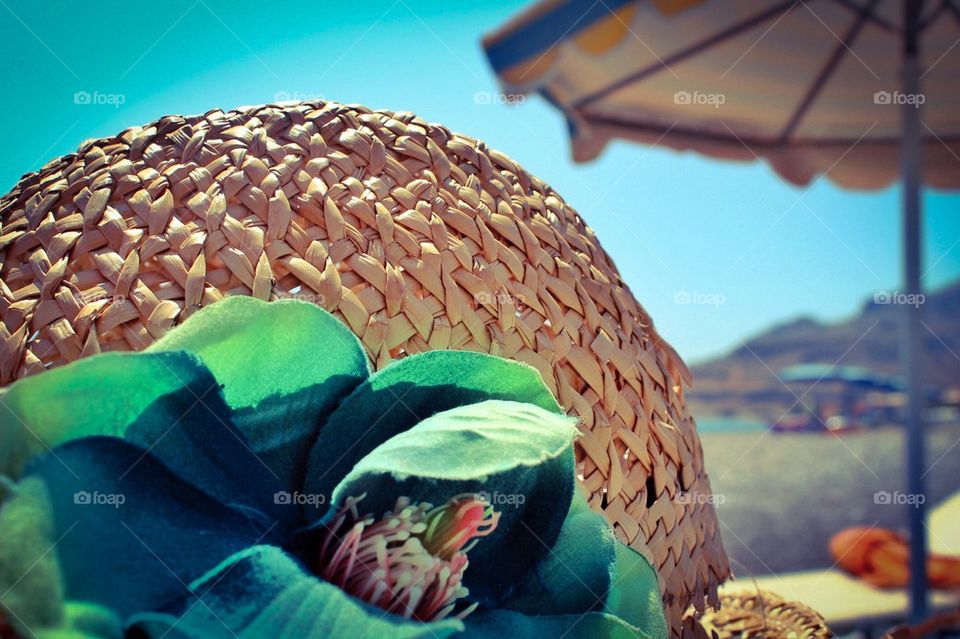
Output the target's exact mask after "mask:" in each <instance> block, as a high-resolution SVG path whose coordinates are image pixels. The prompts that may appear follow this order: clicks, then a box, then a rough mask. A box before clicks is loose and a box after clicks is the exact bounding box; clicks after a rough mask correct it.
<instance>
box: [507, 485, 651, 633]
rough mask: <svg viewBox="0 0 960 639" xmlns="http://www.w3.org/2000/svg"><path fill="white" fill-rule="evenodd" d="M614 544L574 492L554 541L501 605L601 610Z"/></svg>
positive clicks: (554, 611) (553, 611) (547, 610)
mask: <svg viewBox="0 0 960 639" xmlns="http://www.w3.org/2000/svg"><path fill="white" fill-rule="evenodd" d="M617 543H618V542H617V540H616V539H615V538H614V536H613V530H611V528H610V524H609V523H608V522H607V520H606V519H605V518H604V517H603V515H599V514H597V513H595V512H593V511H592V510H590V506H589V505H588V504H587V500H586V499H585V498H584V497H583V494H582V493H581V492H580V491H579V490H578V491H576V494H575V495H574V498H573V502H572V503H571V505H570V511H569V512H568V513H567V518H566V520H565V521H564V522H563V528H562V529H561V530H560V536H559V537H557V542H556V543H555V544H554V545H553V547H552V548H551V549H550V553H549V554H547V555H546V556H545V557H544V558H543V560H542V561H541V562H540V563H538V564H537V565H536V566H535V567H534V568H533V569H532V570H531V571H530V572H528V573H527V574H526V575H525V576H524V578H523V579H522V580H521V581H520V582H519V583H518V584H517V586H516V588H514V589H513V592H512V593H511V595H510V597H509V598H508V599H507V600H506V601H505V602H504V603H503V607H504V608H509V609H511V610H516V611H518V612H523V613H526V614H531V615H534V614H540V615H562V614H573V613H584V612H590V611H602V610H603V609H604V606H605V603H606V600H607V593H608V591H609V589H610V586H611V584H612V583H613V567H614V563H615V562H616V545H617ZM657 594H658V595H659V592H658V593H657Z"/></svg>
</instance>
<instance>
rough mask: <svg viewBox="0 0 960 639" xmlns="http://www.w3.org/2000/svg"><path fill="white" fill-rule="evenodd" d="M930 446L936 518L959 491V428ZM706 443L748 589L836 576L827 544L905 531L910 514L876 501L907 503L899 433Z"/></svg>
mask: <svg viewBox="0 0 960 639" xmlns="http://www.w3.org/2000/svg"><path fill="white" fill-rule="evenodd" d="M927 440H928V449H927V467H928V468H929V470H928V474H927V476H926V481H927V494H928V502H927V505H928V507H929V508H935V507H936V505H937V504H938V503H940V502H941V501H943V500H944V499H945V498H946V497H948V496H949V495H950V494H952V493H954V492H956V491H957V490H960V427H938V428H931V429H930V430H929V433H928V438H927ZM702 442H703V448H704V454H705V457H706V467H707V470H708V472H709V474H710V481H711V484H712V486H713V490H714V493H715V494H716V495H717V496H718V500H722V503H720V504H718V507H717V512H718V513H719V516H720V521H721V528H722V530H723V540H724V545H725V546H726V550H727V553H728V554H729V555H730V558H731V563H732V566H733V570H734V573H735V574H736V575H737V577H738V578H740V579H747V578H749V577H750V576H751V575H755V576H764V575H769V574H770V573H771V572H784V571H793V570H802V569H811V568H818V567H828V566H830V565H832V564H833V560H832V558H831V557H830V554H829V552H828V550H827V542H828V540H829V539H830V537H831V536H832V535H833V534H834V533H835V532H837V531H838V530H840V529H842V528H844V527H847V526H854V525H866V526H870V525H873V524H876V525H877V526H883V527H888V528H893V529H899V530H902V529H904V528H905V527H906V511H905V509H906V508H907V506H904V505H893V504H883V503H877V502H876V500H875V494H876V493H878V492H880V491H886V492H887V493H890V494H891V495H892V494H893V493H895V492H899V493H906V489H905V481H904V468H903V434H902V433H901V432H900V431H899V430H896V429H885V430H880V431H871V432H862V433H850V434H846V435H843V436H842V437H839V438H838V437H834V436H832V435H829V434H795V435H784V434H778V433H770V434H768V435H763V433H755V432H754V433H704V434H703V435H702ZM895 499H896V497H893V498H892V499H891V500H895ZM957 523H958V525H960V522H957Z"/></svg>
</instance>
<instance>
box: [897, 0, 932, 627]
mask: <svg viewBox="0 0 960 639" xmlns="http://www.w3.org/2000/svg"><path fill="white" fill-rule="evenodd" d="M922 4H923V3H922V1H918V0H907V1H906V2H904V7H905V20H904V33H905V36H904V51H903V54H904V55H903V93H904V94H905V95H906V96H915V95H917V94H919V92H920V78H919V75H920V72H919V59H918V58H919V54H918V42H917V40H918V27H919V21H920V20H919V18H920V16H919V14H920V9H921V6H922ZM906 102H915V101H912V100H906ZM902 110H903V140H902V145H903V146H902V150H901V162H902V167H901V169H902V172H903V285H904V289H905V290H904V293H906V295H907V296H906V297H905V298H904V300H905V301H906V302H907V303H905V304H903V305H902V306H901V309H900V310H901V311H902V315H903V318H902V319H903V326H902V330H901V339H900V357H901V362H902V365H903V373H904V375H905V377H906V387H907V403H906V411H905V417H906V431H907V432H906V438H907V492H908V493H909V494H910V495H915V496H920V495H923V496H924V498H918V499H909V500H907V501H908V505H907V512H908V519H909V522H910V616H911V620H912V622H913V623H918V622H920V621H922V620H924V619H925V618H926V617H927V570H926V556H927V531H926V526H925V524H924V515H925V512H924V511H925V504H924V501H925V495H926V493H925V491H924V481H923V474H924V472H925V469H924V434H923V429H924V428H923V417H924V404H925V397H924V389H923V340H922V337H921V332H920V327H921V324H920V323H921V314H920V309H921V308H922V304H921V302H922V300H923V297H921V294H922V288H921V282H920V280H921V274H920V262H921V255H920V252H921V236H920V214H921V212H920V205H921V204H920V180H921V171H920V164H921V147H920V137H921V133H920V107H919V105H918V104H904V105H903V106H902ZM909 502H913V503H909Z"/></svg>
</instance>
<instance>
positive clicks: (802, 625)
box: [684, 591, 833, 639]
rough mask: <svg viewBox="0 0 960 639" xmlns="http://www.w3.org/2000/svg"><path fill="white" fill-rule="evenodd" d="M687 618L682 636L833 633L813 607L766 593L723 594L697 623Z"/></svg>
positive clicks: (762, 637) (769, 638)
mask: <svg viewBox="0 0 960 639" xmlns="http://www.w3.org/2000/svg"><path fill="white" fill-rule="evenodd" d="M688 619H689V621H687V623H685V625H684V637H685V639H687V638H688V637H689V639H704V638H705V637H716V638H718V639H773V638H778V637H782V638H783V639H830V637H832V636H833V634H832V633H831V632H830V629H829V628H827V623H826V621H824V619H823V617H821V616H820V615H819V614H817V612H816V611H815V610H813V609H811V608H809V607H807V606H805V605H803V604H800V603H796V602H792V601H785V600H784V599H783V598H781V597H779V596H777V595H775V594H773V593H770V592H760V591H754V592H747V593H737V594H733V595H729V594H724V595H723V596H721V598H720V609H719V610H718V611H715V612H708V613H707V614H705V615H704V616H703V617H701V618H700V620H699V624H697V623H696V621H694V620H693V619H692V618H688Z"/></svg>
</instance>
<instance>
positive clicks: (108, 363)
mask: <svg viewBox="0 0 960 639" xmlns="http://www.w3.org/2000/svg"><path fill="white" fill-rule="evenodd" d="M215 386H216V381H215V380H214V379H213V377H212V376H211V375H210V374H209V372H208V371H207V370H206V369H205V368H204V367H203V366H202V365H200V364H199V362H198V361H197V359H196V358H195V357H193V356H190V355H188V354H186V353H158V354H151V355H145V354H141V353H104V354H102V355H97V356H95V357H90V358H87V359H82V360H80V361H77V362H74V363H72V364H68V365H66V366H63V367H61V368H56V369H53V370H49V371H46V372H44V373H41V374H39V375H34V376H32V377H27V378H25V379H22V380H19V381H17V382H16V383H14V384H13V385H12V386H10V387H9V390H8V391H7V392H6V393H5V394H4V396H3V404H4V406H5V408H3V409H0V474H4V475H8V476H10V477H14V478H16V477H19V476H20V474H21V473H22V471H23V467H24V465H25V464H26V463H27V461H28V460H29V459H30V457H32V456H33V455H35V454H37V453H41V452H46V451H47V450H49V449H51V448H53V447H54V446H56V445H57V444H61V443H64V442H66V441H69V440H71V439H76V438H78V437H86V436H89V435H117V436H121V435H123V434H124V433H125V432H126V429H127V427H128V426H129V425H130V424H131V423H132V422H133V421H134V420H136V419H137V417H139V416H140V415H141V414H142V413H143V412H144V411H145V410H147V409H148V408H151V407H152V408H154V409H156V408H157V406H158V405H159V406H160V408H161V409H162V408H163V407H164V406H166V407H169V408H170V409H172V411H173V412H170V413H168V414H166V415H160V414H159V413H155V415H154V418H155V419H166V420H167V423H168V424H172V423H174V422H175V421H176V419H177V418H178V417H179V416H180V413H178V412H176V411H177V410H179V409H180V408H179V405H178V404H176V403H174V404H172V405H171V404H164V403H163V402H160V401H159V400H162V399H164V398H166V397H169V396H170V395H177V394H180V393H183V392H184V389H190V391H189V392H188V393H187V395H188V396H189V395H191V394H192V395H196V396H197V397H204V396H206V394H207V392H208V391H210V390H211V389H212V388H213V387H215ZM194 399H196V398H195V397H194ZM158 402H159V403H158Z"/></svg>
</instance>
